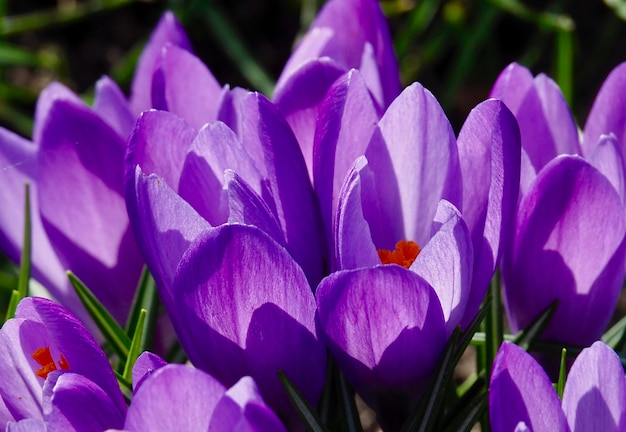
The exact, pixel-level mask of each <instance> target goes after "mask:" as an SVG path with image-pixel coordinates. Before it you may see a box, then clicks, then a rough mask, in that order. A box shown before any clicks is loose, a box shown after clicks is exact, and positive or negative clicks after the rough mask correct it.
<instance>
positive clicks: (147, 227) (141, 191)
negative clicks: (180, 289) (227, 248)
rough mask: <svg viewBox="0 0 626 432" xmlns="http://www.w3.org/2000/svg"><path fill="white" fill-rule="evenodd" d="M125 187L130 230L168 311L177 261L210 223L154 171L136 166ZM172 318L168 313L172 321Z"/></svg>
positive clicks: (171, 302) (170, 309)
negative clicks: (131, 228)
mask: <svg viewBox="0 0 626 432" xmlns="http://www.w3.org/2000/svg"><path fill="white" fill-rule="evenodd" d="M129 190H130V195H129V196H128V197H127V202H128V211H129V217H130V220H131V224H132V227H133V233H134V234H135V238H136V239H137V243H138V244H139V248H140V250H141V251H142V253H143V256H144V259H145V260H146V264H147V265H148V268H149V269H150V272H151V273H152V275H153V276H154V279H155V281H156V285H157V288H158V289H159V294H160V296H161V300H162V301H163V303H164V305H165V307H166V309H167V310H168V311H172V310H173V307H174V306H173V292H172V287H173V283H174V275H175V273H176V268H177V267H178V263H179V262H180V260H181V258H182V256H183V254H184V252H185V251H186V250H187V248H188V247H189V245H190V244H191V242H192V241H193V240H194V239H195V238H196V237H197V236H198V235H199V234H200V233H201V232H203V231H205V230H207V229H210V228H211V226H210V225H209V223H208V222H207V221H206V220H204V219H203V218H202V217H201V216H200V215H199V214H198V213H196V211H195V210H194V209H193V208H192V207H191V206H190V205H189V204H188V203H187V202H186V201H185V200H183V199H182V198H181V197H180V196H179V195H178V194H177V193H176V192H174V191H173V190H172V189H171V188H170V187H169V186H168V185H167V183H166V182H165V181H164V180H163V179H161V178H159V177H157V176H156V175H154V174H152V175H149V176H146V175H145V174H144V173H143V172H142V171H141V168H140V167H137V169H136V172H135V178H134V182H133V184H132V185H131V188H130V189H129ZM170 314H171V312H170ZM175 318H176V317H175V316H172V319H173V321H175Z"/></svg>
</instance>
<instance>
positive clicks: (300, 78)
mask: <svg viewBox="0 0 626 432" xmlns="http://www.w3.org/2000/svg"><path fill="white" fill-rule="evenodd" d="M344 72H345V69H344V68H343V67H341V66H340V65H338V64H336V63H335V62H334V61H333V60H332V59H330V58H327V57H323V58H319V59H317V58H316V59H312V60H310V61H308V62H307V63H306V64H304V65H302V67H300V68H299V69H298V70H297V71H295V73H294V74H293V75H291V76H290V77H289V80H288V81H287V82H286V83H285V84H284V85H283V86H282V87H281V88H277V91H276V92H275V93H274V97H273V101H274V103H275V104H276V106H277V107H278V109H279V110H280V112H281V113H282V114H283V115H284V116H285V120H287V123H289V126H291V129H292V130H293V133H294V135H295V136H296V139H297V140H298V144H299V145H300V150H301V151H302V155H303V156H304V160H305V162H306V166H307V169H308V172H309V177H310V178H311V181H313V139H314V137H315V123H316V121H317V116H318V112H319V110H320V106H321V104H322V101H323V100H324V97H325V96H326V93H327V92H328V89H329V88H330V86H331V85H332V84H333V83H334V82H335V80H336V79H337V78H339V76H341V75H342V74H343V73H344Z"/></svg>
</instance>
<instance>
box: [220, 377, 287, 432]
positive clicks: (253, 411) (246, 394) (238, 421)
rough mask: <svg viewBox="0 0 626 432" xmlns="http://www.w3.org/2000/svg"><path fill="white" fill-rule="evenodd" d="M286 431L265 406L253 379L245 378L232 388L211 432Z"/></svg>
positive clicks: (223, 402) (223, 400)
mask: <svg viewBox="0 0 626 432" xmlns="http://www.w3.org/2000/svg"><path fill="white" fill-rule="evenodd" d="M235 430H241V431H248V430H249V431H276V432H281V431H286V429H285V426H284V425H283V424H282V423H281V421H280V420H279V419H278V417H276V414H274V413H273V412H272V410H271V409H270V408H269V407H268V406H267V405H265V402H264V401H263V398H262V397H261V394H260V393H259V389H258V388H257V386H256V384H255V382H254V380H253V379H252V378H250V377H243V378H241V379H240V380H239V381H237V383H236V384H235V385H234V386H232V387H231V388H229V389H228V390H227V391H226V393H225V394H224V397H222V399H221V400H220V401H219V403H218V404H217V406H216V407H215V411H214V412H213V418H212V419H211V424H210V426H209V431H210V432H230V431H235Z"/></svg>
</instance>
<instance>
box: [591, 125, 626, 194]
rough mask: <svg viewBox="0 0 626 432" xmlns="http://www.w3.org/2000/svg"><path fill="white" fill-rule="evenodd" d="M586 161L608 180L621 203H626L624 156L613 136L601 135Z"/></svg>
mask: <svg viewBox="0 0 626 432" xmlns="http://www.w3.org/2000/svg"><path fill="white" fill-rule="evenodd" d="M587 161H588V162H589V163H590V164H591V165H593V166H594V167H596V168H597V169H598V171H600V172H601V173H602V174H604V175H605V176H606V178H608V179H609V181H610V182H611V184H612V185H613V187H614V188H615V190H616V191H617V193H618V194H619V196H620V198H621V199H622V203H626V179H625V178H624V177H625V176H626V168H625V164H624V156H623V155H622V151H621V149H620V147H619V143H618V142H617V139H616V138H615V136H614V135H602V136H600V139H599V141H598V143H597V144H596V147H595V148H594V149H593V150H592V151H591V154H589V155H588V156H587Z"/></svg>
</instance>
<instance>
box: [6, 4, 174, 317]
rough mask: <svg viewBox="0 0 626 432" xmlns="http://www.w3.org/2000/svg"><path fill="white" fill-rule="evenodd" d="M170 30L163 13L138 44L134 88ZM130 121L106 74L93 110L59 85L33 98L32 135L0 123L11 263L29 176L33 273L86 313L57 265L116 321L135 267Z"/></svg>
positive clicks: (170, 37)
mask: <svg viewBox="0 0 626 432" xmlns="http://www.w3.org/2000/svg"><path fill="white" fill-rule="evenodd" d="M176 33H177V30H176V25H175V21H174V19H173V16H171V14H170V15H166V16H165V18H164V19H163V20H162V22H161V23H160V25H159V27H158V28H157V30H156V31H155V35H156V36H159V35H160V36H159V37H153V41H152V42H151V43H150V44H148V46H147V47H146V50H145V52H144V56H143V57H142V60H141V62H140V65H139V66H138V72H137V74H136V75H135V84H134V86H133V93H136V94H139V93H141V91H140V90H139V87H141V86H143V85H147V86H148V87H150V86H151V84H150V83H151V80H152V73H150V74H149V75H148V76H146V73H144V72H141V71H142V70H143V69H145V65H144V63H145V62H146V61H148V60H147V59H146V57H150V55H149V52H150V51H155V50H160V49H161V46H162V44H164V43H166V42H176V40H177V37H176V36H175V34H176ZM182 37H184V35H182ZM136 99H137V100H139V99H140V96H136ZM142 104H143V103H141V104H140V105H142ZM133 122H134V113H133V108H132V107H131V106H130V104H129V102H128V101H127V100H126V98H125V97H124V95H123V93H122V92H121V91H120V89H119V88H118V87H117V85H116V84H115V83H114V82H113V81H111V80H110V79H108V78H106V77H105V78H102V79H101V80H100V81H98V83H97V84H96V93H95V99H94V105H93V108H90V107H88V106H87V105H86V104H84V103H83V102H82V101H81V100H80V99H79V98H78V96H76V95H75V94H73V93H72V92H71V91H70V90H68V89H67V88H65V87H64V86H62V85H61V84H58V83H54V84H51V85H50V86H48V87H47V88H46V89H45V90H44V91H43V92H42V94H41V95H40V97H39V100H38V103H37V109H36V115H35V124H34V131H33V142H29V141H28V140H25V139H23V138H21V137H18V136H17V135H14V134H13V133H11V132H9V131H7V130H5V129H2V128H0V164H1V166H2V167H3V169H2V172H1V173H0V177H1V180H2V181H1V182H0V183H1V184H2V188H0V194H1V196H2V197H3V201H4V202H7V203H11V205H6V206H3V207H2V209H1V210H0V231H1V233H0V248H1V249H2V251H3V252H4V253H5V254H6V255H7V256H8V257H9V258H10V259H12V260H13V261H15V262H18V261H19V257H20V251H21V248H22V233H23V221H24V214H23V209H24V183H26V182H28V183H29V184H30V190H31V213H32V219H31V220H32V222H31V224H32V244H33V247H32V249H33V256H32V266H33V276H34V278H35V279H37V280H39V281H40V282H41V283H42V284H43V286H44V287H45V288H46V289H48V290H49V291H50V293H51V294H52V295H53V296H54V297H55V298H56V299H57V300H59V301H61V302H62V303H63V304H64V305H66V306H67V307H68V308H70V309H71V310H72V311H73V312H75V313H77V314H79V315H80V316H81V317H82V318H84V319H85V320H89V318H88V316H87V314H86V312H85V311H84V309H83V307H82V305H81V304H80V302H79V301H78V298H77V297H76V295H75V293H74V290H73V289H72V287H71V285H70V284H69V281H68V280H67V277H66V275H65V271H66V270H71V271H73V272H74V273H75V274H76V275H78V277H80V278H81V279H82V280H83V281H84V282H85V283H86V285H87V286H88V287H89V288H90V289H91V290H92V291H93V292H94V294H95V295H96V297H97V298H98V299H99V300H100V301H101V302H102V303H103V304H104V305H105V306H106V307H107V309H108V310H109V311H110V312H111V313H112V314H113V316H114V317H116V318H117V319H118V320H120V321H123V320H124V319H125V317H126V313H127V311H128V308H129V307H130V303H131V301H132V298H133V294H134V289H135V287H136V285H137V282H138V279H139V274H140V271H141V267H142V265H143V262H142V259H141V257H140V255H139V251H138V249H137V246H136V244H135V241H134V239H133V235H132V233H131V231H130V228H129V222H128V216H127V214H126V205H125V201H124V197H123V180H124V165H123V161H124V154H125V146H126V144H125V142H126V137H127V135H128V133H129V132H130V130H131V128H132V125H133Z"/></svg>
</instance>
